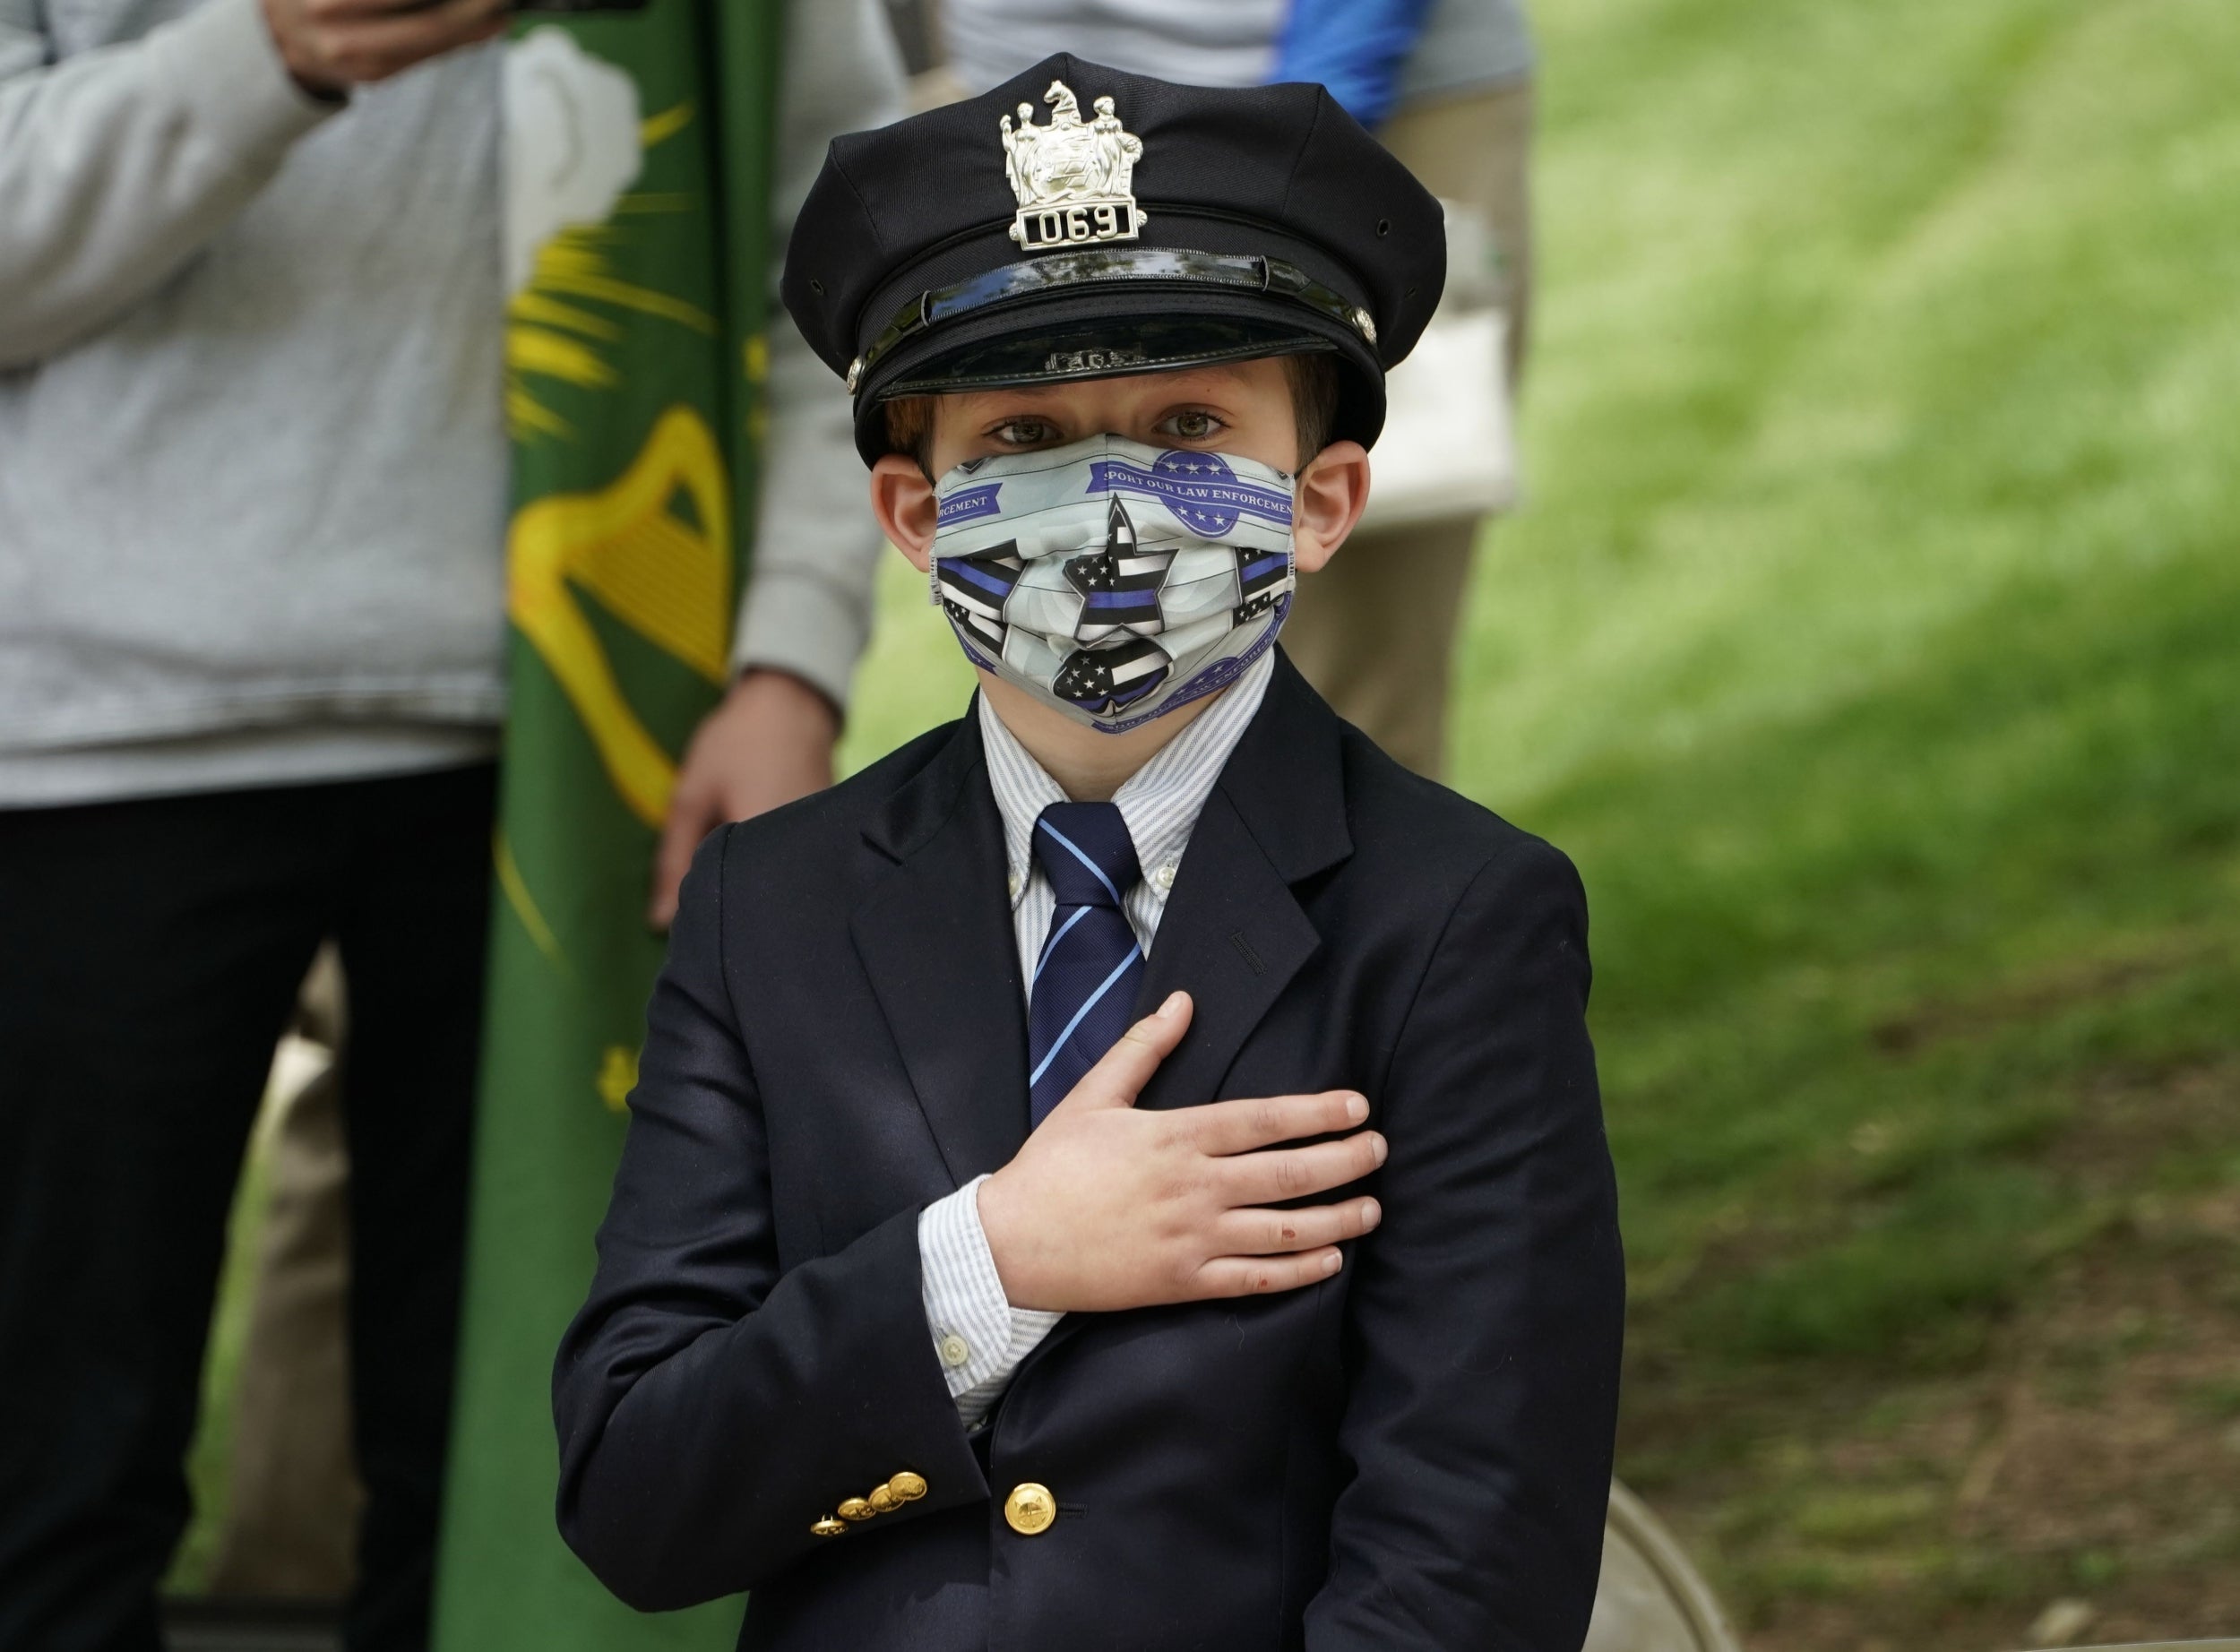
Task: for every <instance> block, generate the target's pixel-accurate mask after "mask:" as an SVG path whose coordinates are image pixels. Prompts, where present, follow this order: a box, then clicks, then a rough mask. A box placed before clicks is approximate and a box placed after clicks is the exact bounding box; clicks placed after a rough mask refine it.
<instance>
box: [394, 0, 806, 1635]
mask: <svg viewBox="0 0 2240 1652" xmlns="http://www.w3.org/2000/svg"><path fill="white" fill-rule="evenodd" d="M780 14H781V7H780V5H779V4H776V0H653V4H651V5H650V7H649V8H648V9H647V10H645V11H643V12H641V13H631V14H620V15H610V16H606V17H596V16H595V17H590V18H586V19H582V20H575V21H570V22H565V23H546V24H539V25H537V26H535V27H533V28H531V29H530V30H527V31H525V32H524V34H523V35H522V36H521V38H520V39H517V40H515V41H514V42H513V44H512V46H511V47H509V48H508V49H509V56H508V61H507V68H506V72H505V76H504V79H505V83H506V98H507V125H508V129H509V142H508V150H509V155H508V164H507V174H508V176H507V189H508V200H507V202H506V212H507V217H508V220H509V223H508V228H509V235H508V241H509V245H510V246H511V247H512V248H513V249H514V250H513V253H512V254H510V256H512V257H513V260H514V262H516V263H517V265H518V266H519V267H517V268H515V269H513V271H509V274H510V276H511V279H512V281H513V298H512V301H511V303H510V305H509V307H508V312H507V316H506V364H507V367H506V385H505V396H506V409H507V417H508V419H509V422H510V424H511V426H512V429H513V499H514V510H513V519H512V523H511V527H510V529H509V533H508V537H507V546H506V556H507V564H508V580H509V598H508V617H509V620H510V623H511V632H512V634H511V637H510V640H509V641H510V648H511V650H512V653H511V663H510V672H511V680H512V707H511V711H510V714H509V720H508V725H507V729H506V736H505V754H504V779H503V790H502V800H501V804H500V808H499V823H498V828H497V831H496V835H495V843H494V846H493V847H494V853H495V860H496V870H497V887H498V894H497V898H496V900H495V916H494V924H493V933H492V938H491V943H490V963H489V1002H488V1009H487V1022H486V1030H485V1035H484V1048H483V1066H482V1086H481V1102H480V1111H479V1114H478V1140H477V1146H476V1169H475V1180H474V1204H473V1215H472V1222H471V1236H470V1243H469V1261H468V1273H467V1285H466V1297H465V1308H464V1313H465V1319H464V1329H463V1334H462V1338H461V1364H460V1381H459V1392H458V1400H457V1405H456V1409H455V1413H454V1415H455V1421H454V1423H453V1426H452V1450H451V1467H450V1480H449V1485H448V1490H447V1497H446V1505H445V1510H444V1538H443V1550H442V1555H441V1559H440V1562H439V1566H438V1575H437V1598H436V1614H435V1644H436V1646H437V1648H439V1652H508V1649H509V1648H536V1652H567V1649H569V1648H600V1652H628V1649H629V1648H653V1647H680V1648H701V1647H705V1648H719V1647H728V1646H729V1645H730V1644H731V1642H732V1640H733V1639H734V1638H735V1637H736V1635H737V1628H738V1622H739V1608H738V1605H737V1602H731V1603H727V1604H722V1605H716V1606H711V1607H705V1608H702V1609H701V1610H699V1611H696V1612H690V1613H675V1614H670V1615H667V1616H663V1617H659V1618H647V1617H641V1616H639V1615H637V1614H636V1613H632V1612H630V1611H629V1610H628V1609H627V1608H625V1607H624V1606H622V1605H619V1604H618V1603H616V1601H614V1600H613V1599H612V1598H610V1597H609V1596H607V1594H606V1592H605V1591H604V1590H603V1589H602V1588H600V1587H599V1584H598V1583H597V1582H596V1581H595V1580H594V1579H592V1578H591V1576H590V1573H589V1572H588V1571H586V1570H584V1568H583V1566H582V1564H581V1563H580V1562H578V1561H576V1560H575V1558H574V1557H573V1555H571V1554H570V1553H568V1552H567V1549H566V1547H565V1546H564V1544H562V1543H561V1541H560V1537H559V1535H558V1533H557V1531H556V1529H555V1527H554V1524H553V1493H554V1489H555V1484H556V1451H555V1446H554V1441H553V1433H552V1423H551V1410H550V1405H549V1399H548V1396H549V1391H550V1390H549V1382H550V1373H551V1362H552V1355H553V1350H554V1348H555V1347H556V1345H557V1343H558V1341H559V1338H560V1334H561V1331H562V1330H563V1329H564V1327H565V1326H566V1323H567V1321H568V1319H569V1316H570V1315H571V1314H572V1313H573V1312H574V1310H575V1308H576V1306H577V1305H578V1304H580V1303H581V1302H582V1299H583V1295H584V1292H585V1289H586V1287H587V1286H589V1284H590V1274H591V1268H592V1260H593V1259H592V1251H591V1239H592V1235H593V1233H594V1231H595V1230H596V1228H597V1226H598V1224H599V1218H600V1217H601V1215H602V1214H603V1213H604V1211H605V1209H606V1205H607V1189H608V1185H609V1183H610V1182H611V1180H612V1178H613V1174H614V1168H615V1164H616V1158H617V1157H618V1155H619V1153H620V1151H621V1147H622V1137H623V1126H624V1116H625V1115H624V1107H623V1103H624V1099H625V1097H626V1096H627V1094H628V1093H629V1090H630V1088H631V1085H632V1084H633V1082H634V1080H635V1077H636V1072H637V1062H638V1045H639V1041H640V1039H641V1038H642V1036H643V1029H644V1019H643V1018H644V1012H645V1002H646V996H647V994H648V992H649V991H650V988H651V985H652V982H653V977H654V974H655V972H656V971H657V969H658V968H659V965H660V961H661V953H662V942H661V938H660V937H659V936H658V935H656V934H651V933H650V932H649V930H648V929H647V927H646V922H645V910H646V899H647V890H648V887H649V882H650V877H651V873H652V861H653V852H654V846H655V842H656V840H657V838H658V835H659V829H660V825H661V822H662V819H663V815H664V813H665V812H666V810H667V808H668V797H669V792H670V789H671V787H672V786H673V784H674V781H675V779H676V764H677V761H678V758H679V756H680V755H681V753H683V751H684V749H685V742H686V740H687V739H688V738H689V736H690V735H691V733H692V731H693V728H694V726H695V725H696V724H697V723H698V721H699V719H700V718H702V716H703V715H704V714H705V713H706V712H707V711H708V710H709V709H710V708H711V706H712V705H713V704H714V703H715V701H716V700H717V698H718V696H719V693H721V691H722V688H723V685H724V681H725V675H726V665H727V661H728V650H729V646H730V639H731V627H732V624H733V618H734V615H736V613H737V607H738V598H739V590H740V585H741V581H742V578H743V574H744V569H745V553H746V549H747V546H746V544H745V538H746V531H747V529H748V528H749V526H750V525H751V524H752V522H753V521H754V512H753V509H752V506H753V501H754V484H755V452H756V447H757V445H758V442H757V438H758V436H759V433H760V427H761V423H762V378H763V368H764V364H765V362H766V360H767V352H766V349H765V347H764V344H763V331H762V330H763V323H764V320H765V316H766V314H767V308H768V296H769V279H770V263H771V255H772V253H773V250H774V249H773V248H772V246H771V240H770V216H769V195H770V185H771V163H772V155H771V150H772V143H773V135H774V131H775V125H776V120H775V115H776V110H775V104H776V89H777V84H778V67H779V46H780V41H779V25H780Z"/></svg>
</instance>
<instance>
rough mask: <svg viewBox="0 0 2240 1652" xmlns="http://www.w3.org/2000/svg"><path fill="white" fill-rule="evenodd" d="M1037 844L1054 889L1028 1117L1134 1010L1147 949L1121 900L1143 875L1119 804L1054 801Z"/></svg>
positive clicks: (1031, 1014) (1040, 823)
mask: <svg viewBox="0 0 2240 1652" xmlns="http://www.w3.org/2000/svg"><path fill="white" fill-rule="evenodd" d="M1033 842H1034V857H1035V864H1036V865H1038V866H1039V867H1041V868H1042V875H1043V876H1044V877H1046V878H1047V879H1049V880H1050V888H1051V890H1052V891H1054V892H1055V894H1056V896H1057V909H1056V910H1055V912H1053V913H1052V914H1051V915H1050V936H1049V939H1048V940H1047V941H1045V942H1043V943H1042V953H1041V956H1040V957H1038V958H1037V959H1035V977H1034V982H1033V985H1031V986H1030V987H1029V988H1028V998H1027V1071H1028V1072H1029V1074H1030V1078H1029V1081H1028V1097H1029V1101H1028V1117H1029V1118H1030V1120H1031V1121H1032V1123H1036V1124H1039V1123H1042V1121H1043V1120H1044V1119H1045V1118H1046V1117H1047V1116H1048V1115H1049V1112H1050V1109H1051V1108H1053V1107H1055V1106H1057V1105H1058V1103H1059V1102H1061V1101H1063V1100H1064V1099H1065V1096H1066V1093H1067V1092H1068V1091H1069V1090H1071V1089H1072V1088H1073V1087H1074V1085H1076V1084H1078V1083H1080V1082H1081V1077H1082V1075H1083V1074H1084V1073H1086V1072H1087V1071H1089V1070H1090V1068H1091V1067H1093V1066H1095V1065H1096V1064H1097V1063H1098V1059H1099V1058H1101V1057H1102V1056H1103V1054H1104V1053H1105V1052H1106V1051H1107V1050H1109V1049H1110V1048H1112V1046H1113V1045H1115V1044H1116V1043H1118V1042H1119V1038H1120V1035H1121V1034H1122V1033H1124V1032H1125V1031H1127V1030H1128V1025H1129V1022H1130V1020H1131V1019H1132V1018H1133V1015H1134V1013H1135V995H1136V992H1137V989H1138V988H1140V987H1141V986H1142V985H1143V949H1142V947H1141V946H1139V945H1137V944H1136V939H1135V931H1134V929H1133V928H1132V927H1131V926H1130V925H1129V923H1128V915H1127V913H1126V912H1125V911H1124V909H1123V908H1122V907H1121V904H1120V903H1121V899H1122V898H1123V897H1124V896H1125V895H1126V894H1127V892H1128V891H1129V890H1130V889H1131V888H1132V887H1133V885H1134V883H1135V882H1136V880H1137V879H1138V878H1140V877H1142V875H1143V874H1142V870H1141V868H1139V867H1138V866H1137V865H1136V859H1135V842H1134V839H1131V838H1130V837H1129V836H1128V823H1127V822H1126V821H1125V820H1124V819H1123V818H1122V817H1121V814H1120V806H1119V805H1118V804H1111V803H1054V804H1051V805H1050V806H1049V807H1048V808H1047V809H1045V810H1043V812H1042V813H1041V814H1040V815H1039V816H1038V817H1037V819H1036V821H1035V830H1034V839H1033Z"/></svg>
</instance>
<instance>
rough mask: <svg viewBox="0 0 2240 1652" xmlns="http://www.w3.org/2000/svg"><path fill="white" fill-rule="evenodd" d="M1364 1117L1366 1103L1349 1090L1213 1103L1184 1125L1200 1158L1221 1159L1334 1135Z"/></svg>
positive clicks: (1195, 1112) (1195, 1109) (1194, 1113)
mask: <svg viewBox="0 0 2240 1652" xmlns="http://www.w3.org/2000/svg"><path fill="white" fill-rule="evenodd" d="M1368 1116H1369V1104H1368V1102H1367V1101H1366V1099H1364V1098H1363V1097H1360V1096H1359V1095H1357V1094H1356V1093H1355V1092H1353V1091H1352V1090H1324V1091H1323V1092H1322V1094H1321V1095H1319V1096H1255V1097H1250V1098H1248V1099H1246V1100H1243V1101H1217V1102H1213V1103H1211V1104H1210V1105H1208V1106H1202V1107H1193V1108H1192V1109H1191V1110H1190V1123H1191V1126H1192V1128H1193V1130H1194V1131H1195V1132H1196V1140H1197V1144H1198V1150H1199V1151H1200V1152H1202V1153H1210V1154H1212V1155H1214V1156H1215V1157H1228V1155H1229V1154H1231V1153H1249V1152H1251V1151H1253V1150H1254V1149H1256V1148H1264V1147H1272V1146H1273V1145H1274V1144H1275V1143H1277V1142H1279V1141H1297V1140H1299V1139H1300V1138H1301V1137H1302V1136H1328V1135H1334V1134H1336V1133H1337V1132H1338V1131H1341V1130H1351V1129H1352V1128H1353V1127H1354V1126H1355V1125H1357V1124H1358V1123H1361V1122H1362V1121H1363V1120H1364V1119H1366V1118H1367V1117H1368Z"/></svg>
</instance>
